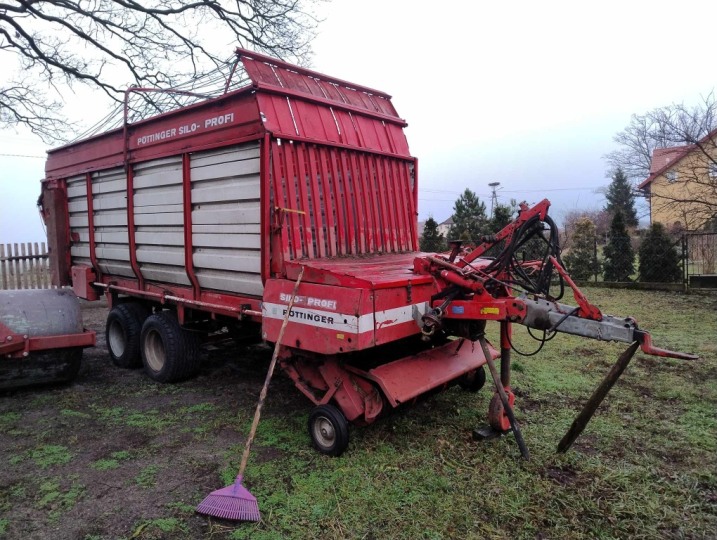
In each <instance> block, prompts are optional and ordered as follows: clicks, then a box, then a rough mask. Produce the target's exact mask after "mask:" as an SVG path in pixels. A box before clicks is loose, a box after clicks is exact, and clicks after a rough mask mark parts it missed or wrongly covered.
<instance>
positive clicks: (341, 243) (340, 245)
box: [323, 148, 347, 255]
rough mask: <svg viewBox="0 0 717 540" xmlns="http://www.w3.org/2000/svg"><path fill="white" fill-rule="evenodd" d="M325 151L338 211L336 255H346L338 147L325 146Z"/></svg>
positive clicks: (344, 219) (335, 205)
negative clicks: (337, 156) (337, 157)
mask: <svg viewBox="0 0 717 540" xmlns="http://www.w3.org/2000/svg"><path fill="white" fill-rule="evenodd" d="M323 151H324V155H325V156H326V159H327V165H328V168H329V175H330V176H331V189H332V193H333V196H334V204H333V208H334V209H335V211H336V232H337V235H336V237H337V244H336V255H346V253H347V250H346V232H347V231H346V216H345V215H344V208H345V207H344V205H343V200H342V196H341V186H340V184H339V174H338V167H337V166H336V149H335V148H324V149H323Z"/></svg>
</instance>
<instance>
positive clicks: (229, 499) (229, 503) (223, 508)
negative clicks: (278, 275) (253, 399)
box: [197, 266, 304, 521]
mask: <svg viewBox="0 0 717 540" xmlns="http://www.w3.org/2000/svg"><path fill="white" fill-rule="evenodd" d="M303 276H304V267H303V266H302V267H301V271H300V272H299V277H298V278H297V280H296V283H295V284H294V292H292V293H291V300H290V301H289V307H288V308H287V310H286V315H285V316H284V322H283V323H282V324H281V329H280V330H279V337H278V338H277V340H276V344H275V345H274V354H273V355H272V357H271V363H270V364H269V371H267V373H266V379H265V380H264V386H263V387H262V389H261V393H260V394H259V401H258V402H257V404H256V411H254V420H253V421H252V423H251V429H250V430H249V437H248V438H247V440H246V446H245V447H244V454H243V455H242V457H241V464H240V465H239V473H238V474H237V478H236V480H235V481H234V483H233V484H232V485H231V486H227V487H224V488H221V489H217V490H216V491H212V492H211V493H210V494H209V495H207V496H206V498H205V499H204V500H203V501H202V502H201V503H199V506H197V512H199V513H200V514H206V515H208V516H214V517H218V518H222V519H231V520H233V521H260V520H261V514H260V513H259V503H257V501H256V497H254V495H252V494H251V493H249V490H248V489H247V488H245V487H244V486H243V485H242V483H241V481H242V477H243V476H244V469H246V464H247V462H248V461H249V451H250V450H251V444H252V442H254V436H255V435H256V428H257V426H258V425H259V418H260V417H261V408H262V407H263V406H264V400H265V399H266V394H267V392H268V390H269V383H270V382H271V377H272V376H273V375H274V368H275V367H276V359H277V358H278V356H279V347H280V344H281V339H282V338H283V337H284V330H285V329H286V323H287V322H289V314H290V313H291V308H293V307H294V299H295V298H296V291H298V290H299V283H301V278H302V277H303Z"/></svg>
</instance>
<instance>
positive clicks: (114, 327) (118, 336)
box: [108, 321, 127, 357]
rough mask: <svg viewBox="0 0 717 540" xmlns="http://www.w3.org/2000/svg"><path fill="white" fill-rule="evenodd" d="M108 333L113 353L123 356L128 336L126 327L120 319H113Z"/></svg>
mask: <svg viewBox="0 0 717 540" xmlns="http://www.w3.org/2000/svg"><path fill="white" fill-rule="evenodd" d="M108 334H109V343H108V345H109V347H110V349H112V353H113V354H114V355H115V356H117V357H120V356H122V354H124V350H125V347H126V341H127V336H125V333H124V329H123V328H122V325H121V324H120V323H119V321H112V323H111V324H110V331H109V332H108Z"/></svg>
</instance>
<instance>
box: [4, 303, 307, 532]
mask: <svg viewBox="0 0 717 540" xmlns="http://www.w3.org/2000/svg"><path fill="white" fill-rule="evenodd" d="M106 314H107V307H106V304H104V303H102V304H99V303H93V304H86V305H85V306H84V307H83V315H84V320H85V325H86V326H87V327H89V328H92V329H93V330H96V331H97V347H96V348H94V349H88V350H86V351H85V354H84V358H83V365H82V368H81V370H80V373H79V376H78V378H77V380H76V381H75V382H74V384H71V385H64V386H54V387H43V388H33V389H26V390H18V391H14V392H11V393H6V394H3V395H0V462H2V464H3V465H2V468H0V537H3V534H2V531H4V537H6V538H24V539H34V538H37V539H40V538H42V539H45V538H56V539H63V538H67V539H75V538H79V539H83V538H87V539H88V540H89V539H90V538H129V537H133V535H136V536H134V537H141V538H158V537H163V538H164V537H166V538H175V537H178V536H180V537H187V538H197V537H200V536H203V535H205V534H208V533H209V532H211V533H212V535H213V537H215V538H216V537H217V536H216V534H217V531H216V530H212V526H211V524H210V523H209V522H208V520H207V519H206V518H204V517H202V516H199V515H193V512H192V508H193V507H194V506H195V505H196V504H197V503H198V502H199V501H200V500H201V499H202V497H203V496H204V495H206V494H208V493H209V492H211V491H212V490H214V489H216V488H218V487H222V486H221V485H220V483H221V480H220V476H219V475H220V470H221V469H222V468H223V467H225V466H226V465H227V463H228V458H229V457H231V458H232V459H233V458H234V456H233V455H232V454H229V452H230V450H232V449H233V451H235V452H236V451H238V445H239V444H240V443H242V441H243V439H242V435H240V432H243V427H244V425H245V424H246V421H247V419H248V418H249V415H250V414H251V412H252V407H253V405H254V403H255V400H256V397H257V395H258V392H259V388H260V386H261V383H262V382H263V377H264V374H265V369H266V367H267V365H268V361H269V358H270V354H269V353H267V352H266V351H258V350H256V349H254V350H249V349H247V348H240V347H237V346H235V345H233V344H232V342H231V341H229V340H227V341H226V342H221V343H218V344H217V345H213V346H209V347H205V348H204V350H203V353H202V354H203V368H202V372H201V374H200V376H199V377H198V378H196V379H194V380H192V381H188V382H186V383H182V384H178V385H159V384H155V383H153V382H152V381H150V380H149V379H148V378H147V377H146V376H145V375H144V373H143V371H142V370H141V369H139V370H120V369H118V368H116V367H115V366H114V365H112V363H111V362H110V359H109V356H108V354H107V350H106V347H105V337H104V321H105V317H106ZM297 394H298V393H297V392H296V391H295V390H294V389H293V386H292V385H291V384H290V383H289V382H288V381H287V380H285V379H281V378H279V379H278V380H277V381H275V384H274V385H273V388H272V394H271V400H272V402H273V404H274V405H275V406H276V407H277V408H279V407H286V406H292V407H304V408H305V407H306V406H307V403H305V402H303V401H302V400H301V398H300V396H298V395H297ZM287 400H288V401H287ZM289 402H292V403H289ZM293 402H295V403H293ZM272 408H273V407H272V406H269V407H268V409H267V416H268V417H270V416H271V415H272ZM238 412H239V414H240V418H238V417H237V413H238ZM307 441H308V436H307ZM307 444H308V442H307ZM266 451H267V450H264V452H266ZM259 457H261V456H259ZM173 516H175V517H173ZM179 518H181V519H179ZM222 536H223V535H222V534H221V533H220V534H219V537H222Z"/></svg>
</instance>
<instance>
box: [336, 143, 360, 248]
mask: <svg viewBox="0 0 717 540" xmlns="http://www.w3.org/2000/svg"><path fill="white" fill-rule="evenodd" d="M335 152H336V158H337V159H336V161H337V164H338V167H339V175H340V177H341V188H342V191H343V201H342V206H343V208H344V211H345V212H346V228H347V232H348V235H347V242H348V250H347V252H346V254H347V255H349V254H352V255H356V254H357V253H359V251H358V249H357V243H356V219H355V218H356V216H354V211H353V205H352V204H351V197H352V191H353V190H352V189H351V182H350V181H349V177H348V170H347V167H346V150H336V151H335Z"/></svg>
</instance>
